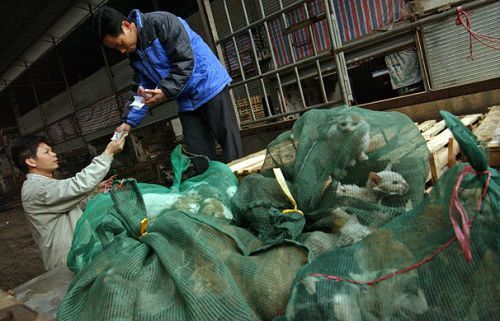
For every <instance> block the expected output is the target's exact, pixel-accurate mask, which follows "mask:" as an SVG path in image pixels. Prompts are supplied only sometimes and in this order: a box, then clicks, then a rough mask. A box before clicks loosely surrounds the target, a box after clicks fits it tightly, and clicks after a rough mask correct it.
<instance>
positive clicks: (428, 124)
mask: <svg viewBox="0 0 500 321" xmlns="http://www.w3.org/2000/svg"><path fill="white" fill-rule="evenodd" d="M435 124H436V120H435V119H429V120H426V121H424V122H423V123H421V124H420V125H418V129H419V130H420V132H421V133H423V132H425V131H426V130H428V129H430V128H431V127H432V126H434V125H435Z"/></svg>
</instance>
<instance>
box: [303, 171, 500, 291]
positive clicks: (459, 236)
mask: <svg viewBox="0 0 500 321" xmlns="http://www.w3.org/2000/svg"><path fill="white" fill-rule="evenodd" d="M468 174H487V175H488V178H487V179H486V183H485V184H484V189H483V193H482V194H481V197H480V198H479V200H478V202H477V211H479V210H480V209H481V204H482V202H483V198H484V197H485V196H486V193H487V192H488V186H489V184H490V180H491V173H490V172H489V171H481V172H478V171H475V170H474V169H473V168H472V166H470V165H467V166H465V167H464V169H463V170H462V172H461V173H460V175H459V176H458V180H457V183H456V184H455V187H454V188H453V193H452V195H451V200H450V220H451V224H452V225H453V229H454V230H455V236H454V237H452V238H451V239H450V240H449V241H448V242H446V243H445V244H444V245H442V246H440V247H439V248H438V249H437V250H436V251H434V253H432V254H431V255H430V256H429V257H426V258H424V259H423V260H421V261H419V262H417V263H414V264H412V265H410V266H407V267H406V268H404V269H401V270H398V271H395V272H392V273H389V274H386V275H383V276H381V277H379V278H377V279H375V280H372V281H358V280H352V279H347V278H343V277H340V276H336V275H328V274H320V273H312V274H309V276H313V277H322V278H326V279H328V280H334V281H337V282H340V281H344V282H350V283H353V284H359V285H375V284H377V283H380V282H382V281H385V280H387V279H390V278H392V277H394V276H396V275H399V274H403V273H406V272H408V271H411V270H414V269H416V268H418V267H420V266H422V265H424V264H426V263H428V262H430V261H432V260H433V259H434V258H435V257H436V256H437V255H438V254H439V253H441V252H443V251H444V250H446V249H447V248H448V247H449V246H450V245H451V244H453V242H455V241H457V240H458V242H459V244H460V247H461V248H462V252H463V253H464V257H465V259H466V260H467V261H468V262H470V261H472V253H471V250H470V240H469V237H470V230H471V228H472V222H473V221H474V215H473V216H472V217H471V218H470V219H469V217H468V216H467V212H466V210H465V208H464V206H463V205H462V202H461V201H460V198H459V197H458V190H459V188H460V185H461V183H462V180H463V178H464V176H465V175H468ZM455 208H456V210H457V211H458V212H459V213H460V216H461V218H462V229H461V228H460V226H459V225H458V222H457V219H456V218H455V215H454V213H455V212H454V209H455Z"/></svg>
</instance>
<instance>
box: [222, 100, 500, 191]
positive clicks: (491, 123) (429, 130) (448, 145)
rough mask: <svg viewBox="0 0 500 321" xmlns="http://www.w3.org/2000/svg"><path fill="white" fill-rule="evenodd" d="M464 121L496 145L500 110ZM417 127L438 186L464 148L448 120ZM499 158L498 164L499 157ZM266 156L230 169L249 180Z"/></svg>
mask: <svg viewBox="0 0 500 321" xmlns="http://www.w3.org/2000/svg"><path fill="white" fill-rule="evenodd" d="M483 119H484V120H483ZM460 120H461V121H462V123H463V124H464V125H465V126H467V127H469V128H470V129H472V130H473V132H474V133H475V134H476V135H477V136H478V138H479V139H480V140H481V141H488V142H489V141H492V137H493V134H492V133H493V132H494V131H495V129H496V128H497V126H499V125H498V124H500V106H495V107H492V108H491V110H490V112H489V113H488V114H487V115H486V118H485V116H484V115H483V114H471V115H465V116H462V117H460ZM416 125H417V126H418V128H419V130H420V132H421V133H422V137H424V139H425V140H426V141H427V146H428V148H429V151H430V156H429V162H430V173H428V176H427V182H430V183H435V182H436V181H437V180H438V179H439V177H441V175H442V174H443V173H444V172H445V171H446V170H447V169H448V168H450V167H452V166H453V165H454V164H455V163H456V161H457V157H458V155H459V154H460V146H459V145H458V142H457V141H456V140H455V139H454V138H453V134H452V133H451V131H450V130H449V129H446V124H445V122H444V120H441V121H439V122H438V121H436V120H427V121H424V122H422V123H420V124H416ZM490 145H491V146H489V149H490V158H492V157H491V151H493V150H496V151H498V152H500V142H499V143H496V145H493V144H490ZM496 155H497V156H496V157H497V158H496V160H497V161H498V157H499V156H498V155H499V154H498V153H497V154H496ZM265 156H266V150H261V151H259V152H257V153H254V154H251V155H248V156H246V157H243V158H241V159H238V160H235V161H233V162H232V163H230V164H229V166H230V167H231V169H232V170H233V171H234V172H235V173H236V174H237V175H239V176H245V175H248V174H251V173H255V172H257V171H260V168H261V167H262V164H263V163H264V159H265ZM497 166H498V165H497Z"/></svg>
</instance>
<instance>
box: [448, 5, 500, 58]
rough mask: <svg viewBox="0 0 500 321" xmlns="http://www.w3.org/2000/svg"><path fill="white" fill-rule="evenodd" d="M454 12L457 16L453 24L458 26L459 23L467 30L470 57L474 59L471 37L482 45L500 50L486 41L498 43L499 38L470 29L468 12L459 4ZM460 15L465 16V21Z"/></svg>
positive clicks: (499, 41)
mask: <svg viewBox="0 0 500 321" xmlns="http://www.w3.org/2000/svg"><path fill="white" fill-rule="evenodd" d="M456 13H457V18H456V20H455V24H456V25H457V26H460V25H461V26H463V27H464V28H465V29H466V30H467V32H468V33H469V52H470V58H471V59H474V58H473V57H472V38H474V39H476V40H477V41H478V42H479V43H480V44H482V45H483V46H486V47H488V48H491V49H494V50H500V47H496V46H494V45H491V44H489V43H488V42H493V43H500V38H498V37H492V36H488V35H485V34H482V33H479V32H475V31H473V30H472V29H471V18H470V12H467V11H465V10H463V9H462V7H461V6H458V7H457V9H456ZM462 17H465V21H464V20H463V18H462Z"/></svg>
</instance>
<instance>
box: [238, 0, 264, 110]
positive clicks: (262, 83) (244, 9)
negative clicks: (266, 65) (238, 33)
mask: <svg viewBox="0 0 500 321" xmlns="http://www.w3.org/2000/svg"><path fill="white" fill-rule="evenodd" d="M240 2H241V6H242V7H243V15H244V16H245V23H246V25H247V26H248V25H249V24H250V22H249V20H248V14H247V9H246V6H245V0H240ZM248 35H249V36H250V46H251V47H252V53H253V57H254V60H255V67H256V68H257V75H262V71H261V69H260V63H259V57H258V56H257V50H256V49H255V41H254V39H253V34H252V30H251V29H248ZM260 85H261V87H262V92H263V94H264V101H265V103H266V110H267V114H268V115H271V114H272V113H271V108H270V107H269V100H268V99H267V90H266V85H265V84H264V80H263V79H262V78H260Z"/></svg>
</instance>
